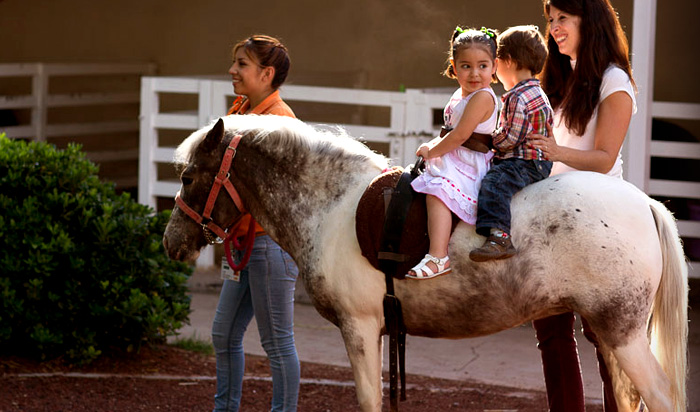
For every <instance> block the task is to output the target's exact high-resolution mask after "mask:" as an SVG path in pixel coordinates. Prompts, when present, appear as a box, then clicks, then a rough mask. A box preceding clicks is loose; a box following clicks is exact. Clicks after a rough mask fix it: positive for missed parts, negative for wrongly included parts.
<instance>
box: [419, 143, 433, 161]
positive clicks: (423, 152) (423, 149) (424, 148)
mask: <svg viewBox="0 0 700 412" xmlns="http://www.w3.org/2000/svg"><path fill="white" fill-rule="evenodd" d="M429 152H430V146H429V145H428V144H427V143H423V144H422V145H420V146H419V147H418V150H416V156H422V157H423V159H427V158H428V153H429Z"/></svg>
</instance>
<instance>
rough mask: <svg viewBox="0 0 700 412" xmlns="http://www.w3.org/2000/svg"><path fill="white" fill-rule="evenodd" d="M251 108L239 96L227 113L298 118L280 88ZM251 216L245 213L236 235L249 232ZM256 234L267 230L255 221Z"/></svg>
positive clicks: (246, 99) (261, 233)
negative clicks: (283, 98)
mask: <svg viewBox="0 0 700 412" xmlns="http://www.w3.org/2000/svg"><path fill="white" fill-rule="evenodd" d="M249 108H250V101H249V100H248V98H246V97H244V96H238V97H237V98H236V100H234V101H233V104H232V105H231V109H230V110H229V111H228V113H227V114H274V115H277V116H287V117H293V118H296V116H295V115H294V112H293V111H292V109H291V108H290V107H289V106H287V103H285V102H284V101H283V100H282V98H281V97H280V92H279V90H275V91H274V92H273V93H272V94H271V95H269V96H267V97H266V98H265V100H263V101H262V102H261V103H260V104H259V105H257V106H255V107H254V108H253V109H252V110H250V111H248V109H249ZM250 220H251V216H250V214H249V213H246V214H245V215H243V217H242V218H241V220H240V224H239V225H238V227H237V228H236V237H240V236H245V234H246V233H248V227H249V226H250ZM255 234H256V236H257V235H264V234H265V230H264V229H263V228H262V227H261V226H260V224H258V222H255Z"/></svg>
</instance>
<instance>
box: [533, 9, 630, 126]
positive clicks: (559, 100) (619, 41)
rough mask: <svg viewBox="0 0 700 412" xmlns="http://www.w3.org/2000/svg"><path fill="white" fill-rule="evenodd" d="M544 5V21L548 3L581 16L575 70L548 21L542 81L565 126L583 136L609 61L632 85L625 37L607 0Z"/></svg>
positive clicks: (594, 107) (548, 10) (596, 102)
mask: <svg viewBox="0 0 700 412" xmlns="http://www.w3.org/2000/svg"><path fill="white" fill-rule="evenodd" d="M543 6H544V13H545V16H546V17H547V20H549V14H550V6H551V7H556V8H557V9H559V10H561V11H563V12H565V13H568V14H571V15H574V16H579V17H580V18H581V24H580V26H579V27H580V33H579V35H580V39H581V40H580V43H579V46H578V50H577V51H576V70H573V69H572V67H571V60H570V58H569V57H568V56H566V55H563V54H561V53H560V52H559V47H558V46H557V43H556V42H555V41H554V38H553V37H552V34H551V32H550V27H551V23H549V21H548V22H547V46H548V48H549V56H548V57H547V60H546V61H545V65H544V70H543V71H542V75H541V81H542V88H543V89H544V91H545V93H547V96H548V97H549V100H550V102H551V103H552V107H554V108H555V109H557V108H560V109H561V111H562V117H563V119H564V122H565V124H566V127H567V128H569V129H572V130H573V131H574V132H575V133H576V134H578V135H583V133H584V132H585V131H586V125H587V124H588V122H589V120H590V119H591V117H592V116H593V113H594V112H595V109H596V106H598V103H599V101H600V84H601V82H602V79H603V73H605V70H606V69H607V68H608V66H609V65H610V64H615V65H617V66H619V67H620V68H621V69H622V70H624V71H625V72H626V73H627V75H628V76H629V77H630V80H631V81H632V84H633V85H634V80H633V78H632V69H631V67H630V60H629V46H628V44H627V37H625V32H624V31H623V30H622V26H621V25H620V21H619V20H618V18H617V14H616V13H615V10H614V9H613V7H612V5H611V4H610V1H609V0H543Z"/></svg>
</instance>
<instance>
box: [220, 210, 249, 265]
mask: <svg viewBox="0 0 700 412" xmlns="http://www.w3.org/2000/svg"><path fill="white" fill-rule="evenodd" d="M234 229H235V228H232V229H230V232H231V233H230V234H229V235H228V236H226V239H224V252H225V253H224V254H225V256H226V261H227V262H228V264H229V266H230V267H231V269H233V270H234V271H236V272H239V271H241V270H243V268H245V267H246V265H247V264H248V261H249V260H250V254H251V252H252V251H253V242H254V241H255V219H253V217H252V216H251V218H250V224H249V226H248V233H247V234H246V236H245V238H244V239H243V241H241V242H240V243H239V242H238V239H237V238H236V237H235V233H236V230H234ZM231 243H233V247H234V248H235V249H236V250H245V252H244V253H243V258H242V259H241V261H240V263H238V264H236V263H235V262H234V260H233V256H232V255H231Z"/></svg>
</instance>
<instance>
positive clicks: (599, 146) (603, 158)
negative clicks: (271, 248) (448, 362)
mask: <svg viewBox="0 0 700 412" xmlns="http://www.w3.org/2000/svg"><path fill="white" fill-rule="evenodd" d="M543 4H544V12H545V16H547V19H548V24H547V29H548V30H547V32H548V35H547V40H548V47H549V56H548V58H547V61H546V62H545V68H544V70H543V72H542V75H541V82H542V87H543V89H544V91H545V92H546V93H547V96H548V97H549V100H550V102H551V103H552V107H553V108H554V127H553V129H552V128H549V130H548V135H549V136H542V135H531V136H530V138H531V139H532V140H531V141H532V143H533V145H534V146H535V147H537V148H539V149H540V150H542V152H543V154H544V155H545V156H546V157H547V158H548V159H550V160H552V161H553V162H554V165H553V167H552V173H551V175H552V176H553V175H556V174H559V173H564V172H568V171H573V170H587V171H594V172H599V173H605V174H609V175H612V176H616V177H619V178H621V177H622V159H621V157H620V150H621V148H622V142H623V141H624V139H625V135H626V134H627V128H628V126H629V123H630V118H631V117H632V113H634V111H635V110H636V103H635V98H634V95H635V86H634V80H633V79H632V72H631V68H630V62H629V57H628V56H629V47H628V45H627V39H626V37H625V34H624V32H623V30H622V27H621V25H620V22H619V20H618V19H617V14H616V13H615V10H614V9H613V7H612V5H611V4H610V1H609V0H543ZM566 275H567V274H566V273H562V276H566ZM574 319H575V318H574V314H573V312H569V313H564V314H561V315H556V316H551V317H548V318H545V319H539V320H536V321H534V322H533V325H534V327H535V329H536V331H537V339H538V341H539V344H538V347H539V349H540V351H541V354H542V368H543V370H544V375H545V383H546V387H547V399H548V402H549V410H550V411H551V412H560V411H566V412H571V411H573V412H578V411H581V412H583V411H584V410H585V405H584V395H583V382H582V378H581V368H580V365H579V359H578V351H577V348H576V340H575V338H574V329H573V324H574ZM589 320H590V321H591V323H594V322H595V321H596V319H589ZM582 323H583V328H584V334H585V336H586V338H588V340H590V341H591V342H592V343H593V344H594V345H595V346H596V354H597V355H598V364H599V369H600V375H601V378H602V380H603V396H604V408H605V412H610V411H613V412H616V411H617V405H616V402H615V398H614V395H613V390H612V382H611V380H610V377H609V375H608V371H607V368H606V367H605V363H604V361H603V359H602V356H601V354H600V353H599V352H598V340H597V338H596V336H595V333H593V332H592V331H591V329H590V328H589V325H588V322H587V321H586V319H582Z"/></svg>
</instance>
